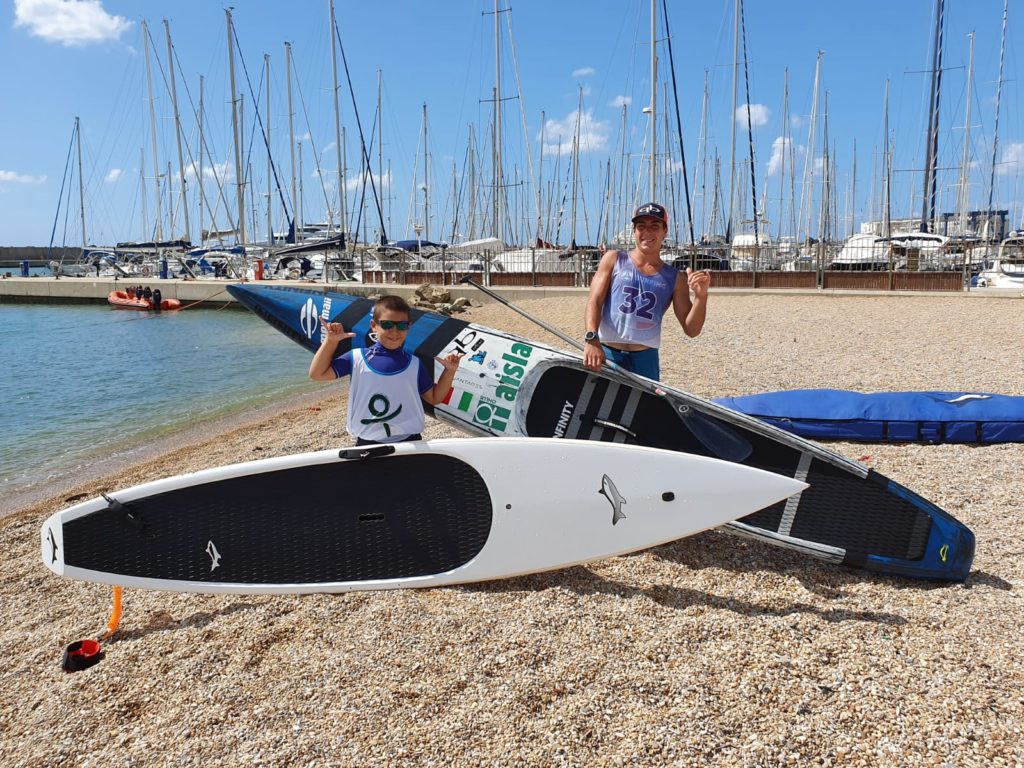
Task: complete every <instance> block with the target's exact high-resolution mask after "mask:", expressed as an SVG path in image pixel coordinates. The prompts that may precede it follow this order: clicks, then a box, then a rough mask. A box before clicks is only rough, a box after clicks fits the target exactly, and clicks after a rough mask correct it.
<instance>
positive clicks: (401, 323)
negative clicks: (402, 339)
mask: <svg viewBox="0 0 1024 768" xmlns="http://www.w3.org/2000/svg"><path fill="white" fill-rule="evenodd" d="M377 325H379V326H380V327H381V328H383V329H384V330H385V331H390V330H391V329H392V328H397V329H398V330H400V331H408V330H409V321H408V320H378V321H377Z"/></svg>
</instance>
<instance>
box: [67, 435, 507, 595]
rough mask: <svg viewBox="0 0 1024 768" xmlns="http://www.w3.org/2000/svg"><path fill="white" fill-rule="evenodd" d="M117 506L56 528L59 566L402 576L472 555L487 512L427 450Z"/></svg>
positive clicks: (476, 488)
mask: <svg viewBox="0 0 1024 768" xmlns="http://www.w3.org/2000/svg"><path fill="white" fill-rule="evenodd" d="M114 495H115V497H116V494H114ZM125 507H126V508H127V509H128V512H129V514H130V515H131V517H130V518H129V516H128V515H126V513H125V512H124V511H119V512H115V511H114V510H111V509H108V510H104V511H102V512H97V513H93V514H91V515H86V516H84V517H81V518H78V519H77V520H72V521H70V522H68V523H65V524H64V547H65V562H66V563H67V564H68V565H71V566H77V567H80V568H88V569H91V570H95V571H101V572H104V573H117V574H124V575H128V576H136V577H143V578H153V579H172V580H182V581H208V582H226V583H237V584H320V583H333V582H348V581H367V580H377V579H394V578H408V577H412V576H425V575H430V574H436V573H443V572H445V571H449V570H451V569H453V568H457V567H458V566H460V565H463V564H465V563H467V562H469V561H470V560H471V559H473V558H474V557H475V556H476V555H477V553H478V552H479V551H480V550H481V549H482V548H483V546H484V544H485V542H486V541H487V537H488V535H489V533H490V528H491V512H492V505H491V499H490V496H489V494H488V492H487V487H486V484H485V483H484V480H483V478H482V477H481V476H480V475H479V473H477V471H476V470H475V469H474V468H473V467H471V466H470V465H469V464H466V463H465V462H463V461H461V460H459V459H456V458H453V457H450V456H441V455H437V454H419V455H406V456H395V457H389V458H381V459H369V460H365V461H350V462H339V463H331V464H321V465H315V466H306V467H298V468H293V469H285V470H278V471H276V472H268V473H263V474H257V475H249V476H247V477H240V478H232V479H228V480H219V481H216V482H212V483H207V484H204V485H196V486H190V487H188V488H183V489H180V490H176V491H171V492H168V493H163V494H159V495H156V496H151V497H148V498H145V499H140V500H137V501H133V502H129V503H127V504H125Z"/></svg>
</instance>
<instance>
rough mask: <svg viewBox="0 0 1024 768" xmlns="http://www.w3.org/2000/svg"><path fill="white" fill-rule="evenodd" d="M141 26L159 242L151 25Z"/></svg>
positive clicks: (158, 190)
mask: <svg viewBox="0 0 1024 768" xmlns="http://www.w3.org/2000/svg"><path fill="white" fill-rule="evenodd" d="M140 26H141V27H142V44H143V45H144V46H145V50H146V92H147V94H148V95H149V127H150V134H151V137H152V145H153V193H154V198H155V199H156V240H157V242H159V241H160V240H163V230H162V228H161V220H162V219H163V213H162V212H161V210H160V154H159V152H158V151H157V144H156V109H155V108H154V106H153V76H152V71H151V69H150V64H149V25H148V24H146V20H145V19H143V20H142V22H141V23H140Z"/></svg>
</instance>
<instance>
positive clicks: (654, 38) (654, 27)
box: [649, 0, 658, 200]
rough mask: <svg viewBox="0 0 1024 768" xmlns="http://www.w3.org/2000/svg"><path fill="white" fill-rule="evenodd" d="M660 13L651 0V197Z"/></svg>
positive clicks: (655, 186)
mask: <svg viewBox="0 0 1024 768" xmlns="http://www.w3.org/2000/svg"><path fill="white" fill-rule="evenodd" d="M657 102H658V15H657V5H656V0H651V115H650V124H651V190H650V195H649V199H651V200H657V199H658V110H657Z"/></svg>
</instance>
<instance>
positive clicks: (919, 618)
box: [0, 291, 1024, 768]
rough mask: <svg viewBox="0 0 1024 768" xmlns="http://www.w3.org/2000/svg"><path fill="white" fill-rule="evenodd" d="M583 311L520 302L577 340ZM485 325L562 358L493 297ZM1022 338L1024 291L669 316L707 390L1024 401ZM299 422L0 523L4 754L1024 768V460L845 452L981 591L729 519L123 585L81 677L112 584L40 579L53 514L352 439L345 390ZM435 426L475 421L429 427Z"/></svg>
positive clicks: (74, 758) (687, 361) (229, 438)
mask: <svg viewBox="0 0 1024 768" xmlns="http://www.w3.org/2000/svg"><path fill="white" fill-rule="evenodd" d="M583 303H584V298H583V297H582V296H580V297H578V298H573V299H543V300H530V301H524V302H522V306H523V307H524V308H525V309H527V310H529V311H530V312H532V313H534V314H536V315H537V316H540V317H543V318H544V319H545V320H546V321H547V322H549V323H552V324H554V325H556V326H558V327H560V328H562V329H564V330H565V331H566V332H567V333H570V334H572V335H573V336H578V335H579V334H580V333H581V332H582V320H581V317H582V311H583ZM469 318H470V319H472V320H473V321H475V322H480V323H483V324H486V325H490V326H493V327H499V328H505V329H508V330H512V331H515V332H518V333H521V334H523V335H525V336H528V337H531V338H537V339H543V340H545V341H548V342H553V341H554V343H555V344H556V345H558V342H557V341H555V340H553V339H551V338H550V337H548V336H547V334H545V333H544V332H542V331H538V330H537V329H535V328H534V327H531V326H530V324H529V323H528V322H527V321H525V320H522V319H521V318H519V317H517V316H516V315H514V314H513V313H512V312H511V311H510V310H508V309H507V308H505V307H502V306H500V305H498V304H493V303H490V304H486V305H485V306H483V307H480V308H476V309H473V310H472V311H471V313H470V315H469ZM1022 342H1024V303H1022V302H1021V300H1019V299H980V298H966V297H959V296H910V297H908V296H856V297H834V296H820V295H779V294H765V295H741V294H728V293H716V292H714V291H712V297H711V303H710V311H709V317H708V323H707V326H706V329H705V331H704V333H703V334H702V335H701V336H700V337H699V338H698V339H696V340H690V339H686V338H685V337H684V336H683V335H682V333H681V331H679V330H678V329H677V328H673V326H672V325H671V324H670V322H669V321H666V342H665V347H664V350H663V355H662V358H663V362H662V374H663V378H664V380H665V381H666V382H669V383H671V384H673V385H676V386H679V387H680V388H682V389H686V390H688V391H691V392H694V393H696V394H699V395H703V396H720V395H738V394H746V393H750V392H757V391H765V390H771V389H791V388H803V387H835V388H843V389H860V390H887V389H888V390H904V389H934V390H977V391H991V392H1001V393H1005V394H1014V395H1024V346H1022ZM335 386H336V385H335ZM289 407H290V410H289V409H287V408H285V409H282V410H281V412H280V413H277V414H272V415H268V414H262V415H261V416H260V418H261V419H262V420H259V421H254V422H252V423H247V424H243V425H239V424H237V423H236V424H233V425H231V429H230V431H227V432H223V433H219V434H214V435H209V436H208V438H209V439H206V440H205V441H198V442H195V443H194V444H192V445H190V446H188V447H185V448H182V449H178V450H174V451H171V452H169V453H166V454H164V455H162V456H159V457H156V458H154V459H153V460H151V461H148V462H146V463H143V464H139V465H136V466H133V467H130V468H127V469H125V470H124V471H122V472H120V473H119V474H118V475H117V476H116V477H105V478H98V479H96V480H94V481H91V482H89V483H86V484H84V485H82V486H81V487H79V488H74V489H70V490H66V491H62V492H61V493H60V494H59V495H58V496H56V497H54V498H50V499H48V500H46V501H43V502H41V503H37V504H35V505H33V506H31V507H28V508H26V509H22V510H21V511H19V512H17V513H15V514H13V515H10V516H8V517H6V518H4V519H3V520H2V521H0V550H2V551H3V553H4V556H3V557H4V568H3V571H2V574H0V594H2V596H3V599H2V601H0V610H2V611H3V614H4V615H3V620H2V623H0V626H2V628H0V639H2V647H3V649H4V654H3V659H4V663H3V665H2V667H0V702H2V705H0V765H3V766H86V765H88V766H114V765H124V766H150V765H157V766H160V765H168V766H192V765H194V766H203V768H208V767H209V766H221V765H223V766H236V765H238V766H241V765H245V766H248V765H275V766H277V765H280V766H291V765H301V766H405V765H410V766H411V765H434V766H442V765H460V766H461V765H465V766H478V765H481V766H483V765H487V766H521V765H523V766H525V765H530V766H534V765H536V766H548V765H554V766H559V765H566V766H619V765H629V766H653V765H679V766H690V765H692V766H719V765H721V766H733V765H735V766H782V765H794V766H804V765H833V766H858V765H868V766H956V767H957V768H966V767H967V766H979V767H981V766H986V767H987V766H1018V765H1024V661H1022V660H1021V657H1022V655H1024V653H1022V651H1024V641H1022V638H1021V632H1022V619H1024V600H1022V597H1021V595H1022V593H1024V566H1022V556H1024V543H1022V537H1021V534H1020V531H1021V526H1022V524H1024V501H1022V499H1024V472H1022V468H1024V445H996V446H988V447H977V446H961V445H943V446H907V445H865V444H853V443H835V444H833V446H832V447H833V448H834V449H835V450H836V451H838V452H840V453H842V454H844V455H846V456H849V457H851V458H853V459H859V460H861V461H863V462H865V463H867V464H869V465H871V466H873V467H874V468H876V469H877V470H879V471H880V472H882V473H884V474H887V475H889V476H890V477H892V478H894V479H896V480H898V481H900V482H902V483H903V484H905V485H907V486H909V487H911V488H913V489H914V490H916V491H918V492H920V493H922V494H923V495H924V496H926V497H928V498H930V499H932V500H933V501H935V502H936V503H938V504H939V505H940V506H942V507H943V508H945V509H947V510H948V511H949V512H951V513H952V514H953V515H955V516H956V517H957V518H959V519H960V520H962V521H964V522H965V523H967V524H968V525H969V526H970V527H971V528H972V529H973V530H974V532H975V534H976V536H977V539H978V550H977V556H976V559H975V561H974V569H973V571H972V573H971V576H970V577H969V578H968V580H967V581H966V583H964V584H932V583H924V582H918V581H912V580H906V579H898V578H887V577H882V576H877V575H872V574H869V573H866V572H863V571H858V570H852V569H848V568H844V567H838V566H833V565H828V564H825V563H821V562H818V561H815V560H812V559H808V558H806V557H803V556H800V555H798V554H796V553H792V552H787V551H784V550H781V549H777V548H774V547H771V546H768V545H765V544H760V543H755V542H749V541H744V540H741V539H738V538H736V537H733V536H730V535H728V534H726V533H723V532H720V531H711V532H708V533H705V534H701V535H699V536H695V537H692V538H689V539H685V540H683V541H680V542H676V543H673V544H670V545H666V546H662V547H658V548H656V549H653V550H649V551H646V552H643V553H639V554H636V555H632V556H629V557H621V558H614V559H611V560H608V561H604V562H600V563H594V564H591V565H589V566H586V567H577V568H572V569H568V570H563V571H558V572H551V573H545V574H539V575H534V576H530V577H524V578H518V579H512V580H507V581H501V582H493V583H487V584H480V585H471V586H465V587H458V588H448V589H434V590H422V591H415V590H410V591H395V592H379V593H352V594H345V595H310V596H301V597H299V596H296V597H288V596H284V597H239V596H203V595H181V594H169V593H158V592H141V591H128V592H126V594H125V610H124V616H123V618H122V621H121V629H120V630H119V632H118V634H117V636H116V637H115V639H114V640H113V641H112V642H109V643H108V644H106V646H105V647H106V657H105V659H104V660H103V661H102V662H101V663H100V664H99V665H98V666H96V667H93V668H92V669H89V670H86V671H83V672H79V673H76V674H65V673H64V672H62V671H61V668H60V661H61V655H62V652H63V649H64V646H65V645H66V644H67V643H68V642H70V641H71V640H74V639H76V638H80V637H85V636H95V635H96V634H98V633H99V632H100V631H101V630H102V628H103V627H104V625H105V624H106V621H107V617H108V614H109V609H110V591H109V588H107V587H103V586H99V585H92V584H85V583H78V582H72V581H67V580H63V579H60V578H58V577H56V576H54V575H52V574H50V573H49V572H48V571H47V570H46V569H45V568H44V567H43V566H42V565H41V564H40V562H39V551H38V531H39V526H40V524H41V522H42V521H43V520H44V519H45V518H46V516H48V515H49V514H51V513H52V512H53V511H55V510H57V509H59V508H61V507H62V506H65V505H67V504H68V503H70V502H72V501H74V500H77V499H79V498H83V497H86V496H92V495H95V494H96V493H97V492H98V491H101V490H112V489H116V488H118V487H124V486H127V485H132V484H136V483H138V482H142V481H146V480H152V479H156V478H159V477H163V476H167V475H171V474H178V473H181V472H185V471H189V470H195V469H200V468H204V467H211V466H216V465H220V464H226V463H232V462H236V461H243V460H249V459H255V458H263V457H269V456H274V455H279V454H286V453H293V452H297V451H305V450H316V449H322V448H329V447H335V446H339V445H345V444H348V442H349V440H348V438H347V437H346V436H345V434H344V427H343V424H344V404H343V402H342V399H341V398H340V397H339V396H338V390H337V389H332V388H331V387H327V388H326V389H325V392H324V397H323V399H321V400H319V401H318V402H313V401H310V400H303V401H297V402H296V403H293V404H292V405H291V406H289ZM426 436H427V437H440V436H456V433H454V432H453V431H452V430H450V429H449V428H447V427H444V426H442V425H439V424H438V423H437V422H431V423H430V424H429V426H428V429H427V432H426ZM197 440H198V438H197Z"/></svg>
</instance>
